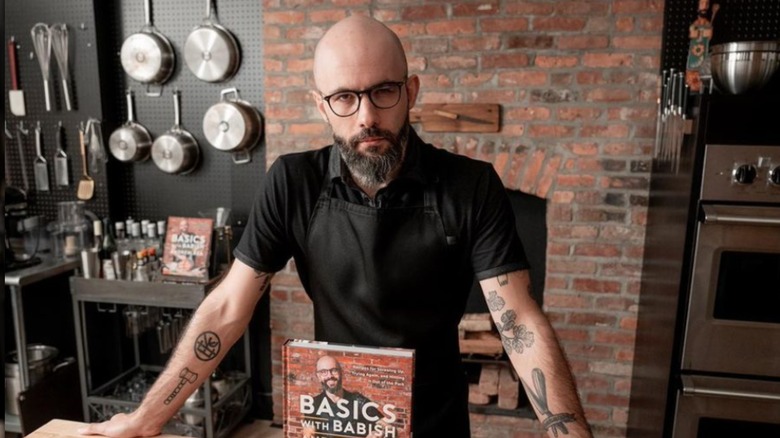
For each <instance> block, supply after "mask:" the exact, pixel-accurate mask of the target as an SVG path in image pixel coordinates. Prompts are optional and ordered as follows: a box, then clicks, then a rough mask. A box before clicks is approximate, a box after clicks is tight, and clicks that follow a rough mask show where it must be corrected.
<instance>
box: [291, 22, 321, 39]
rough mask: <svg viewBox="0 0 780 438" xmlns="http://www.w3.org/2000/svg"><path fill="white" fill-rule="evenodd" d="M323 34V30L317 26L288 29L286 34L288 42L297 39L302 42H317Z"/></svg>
mask: <svg viewBox="0 0 780 438" xmlns="http://www.w3.org/2000/svg"><path fill="white" fill-rule="evenodd" d="M324 34H325V29H323V28H322V27H319V26H306V27H294V28H292V29H289V30H288V31H287V33H286V37H287V39H288V40H291V41H295V40H298V39H304V40H319V39H320V38H321V37H322V36H323V35H324Z"/></svg>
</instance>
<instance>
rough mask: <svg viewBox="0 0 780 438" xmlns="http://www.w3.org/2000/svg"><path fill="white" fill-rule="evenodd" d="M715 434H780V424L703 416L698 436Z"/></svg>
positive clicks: (737, 435) (735, 435)
mask: <svg viewBox="0 0 780 438" xmlns="http://www.w3.org/2000/svg"><path fill="white" fill-rule="evenodd" d="M715 436H726V437H743V436H764V437H770V436H780V424H769V423H757V422H753V421H738V420H723V419H719V418H702V419H700V420H699V431H698V433H697V434H696V437H697V438H710V437H715Z"/></svg>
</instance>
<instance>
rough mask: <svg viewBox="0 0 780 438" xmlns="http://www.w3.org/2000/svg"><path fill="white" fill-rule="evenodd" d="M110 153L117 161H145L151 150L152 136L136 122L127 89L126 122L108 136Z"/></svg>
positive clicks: (130, 95)
mask: <svg viewBox="0 0 780 438" xmlns="http://www.w3.org/2000/svg"><path fill="white" fill-rule="evenodd" d="M108 148H109V150H110V151H111V155H113V156H114V158H116V159H117V160H119V161H124V162H128V161H146V160H147V159H148V158H149V153H150V152H151V150H152V136H151V135H150V134H149V131H148V130H147V129H146V128H145V127H144V126H143V125H141V124H139V123H136V121H135V117H134V111H133V91H132V90H130V89H129V88H128V89H127V122H125V124H124V125H122V126H120V127H119V128H117V129H115V130H114V132H112V133H111V137H109V138H108Z"/></svg>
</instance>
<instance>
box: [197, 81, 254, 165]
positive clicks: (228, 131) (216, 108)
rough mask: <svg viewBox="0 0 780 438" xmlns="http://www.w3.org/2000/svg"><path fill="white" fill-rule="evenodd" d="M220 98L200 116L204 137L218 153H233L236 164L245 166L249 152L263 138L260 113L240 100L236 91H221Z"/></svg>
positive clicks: (230, 89) (248, 159)
mask: <svg viewBox="0 0 780 438" xmlns="http://www.w3.org/2000/svg"><path fill="white" fill-rule="evenodd" d="M220 94H221V100H220V101H219V102H218V103H216V104H214V105H212V106H211V108H209V109H208V111H206V114H205V115H204V116H203V134H204V135H205V136H206V139H207V140H208V142H209V143H210V144H211V145H212V146H214V147H215V148H217V149H218V150H220V151H225V152H232V153H233V162H235V163H236V164H243V163H248V162H249V161H251V155H250V154H249V153H250V151H251V150H252V148H254V147H255V146H257V144H258V143H260V139H261V138H262V137H263V119H262V117H261V116H260V111H258V110H257V109H256V108H255V107H254V106H252V105H251V104H250V103H249V102H246V101H244V100H241V96H239V95H238V90H237V89H235V88H228V89H225V90H222V92H221V93H220ZM231 95H232V98H229V96H231Z"/></svg>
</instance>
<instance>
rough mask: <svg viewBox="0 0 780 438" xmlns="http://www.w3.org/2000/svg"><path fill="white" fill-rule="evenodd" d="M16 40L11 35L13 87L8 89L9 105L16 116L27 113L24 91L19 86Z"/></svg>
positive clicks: (9, 45)
mask: <svg viewBox="0 0 780 438" xmlns="http://www.w3.org/2000/svg"><path fill="white" fill-rule="evenodd" d="M17 60H18V58H17V57H16V40H15V39H14V37H11V39H10V40H8V66H9V67H8V68H9V70H11V89H10V90H9V91H8V105H9V107H10V108H11V114H13V115H15V116H19V117H21V116H25V115H27V110H26V109H25V106H24V92H23V91H22V90H21V89H20V88H19V69H18V67H17Z"/></svg>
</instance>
